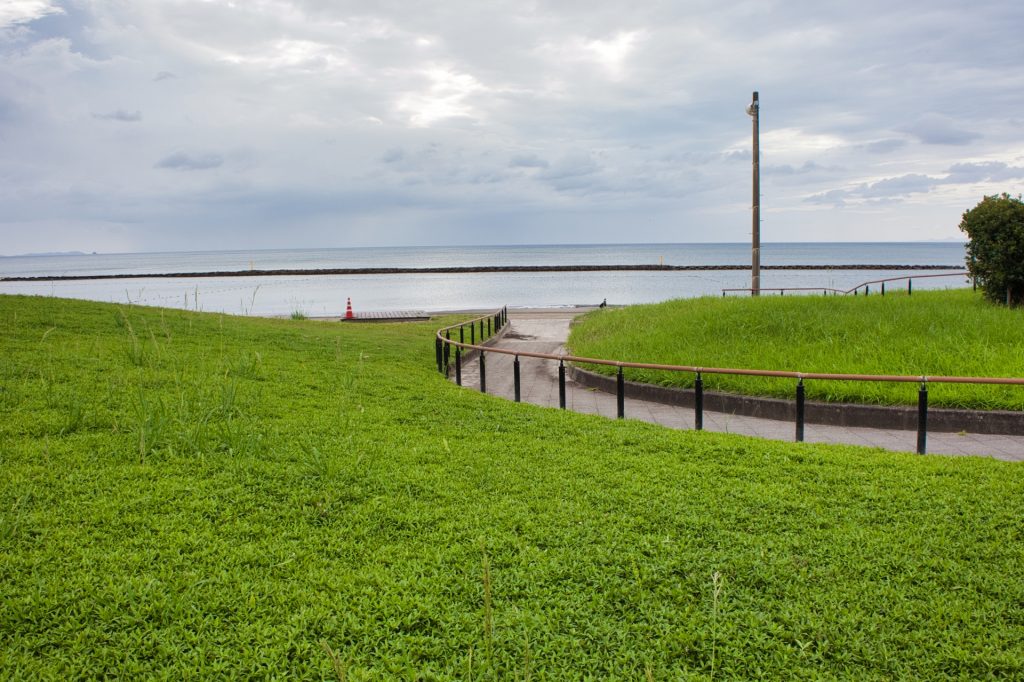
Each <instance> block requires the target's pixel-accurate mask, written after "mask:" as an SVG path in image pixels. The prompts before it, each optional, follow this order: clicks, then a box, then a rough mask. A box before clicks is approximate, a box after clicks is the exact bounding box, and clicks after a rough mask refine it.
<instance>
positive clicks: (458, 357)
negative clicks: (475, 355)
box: [455, 347, 462, 386]
mask: <svg viewBox="0 0 1024 682" xmlns="http://www.w3.org/2000/svg"><path fill="white" fill-rule="evenodd" d="M455 384H456V385H457V386H461V385H462V348H458V347H457V348H456V349H455Z"/></svg>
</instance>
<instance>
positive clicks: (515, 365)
mask: <svg viewBox="0 0 1024 682" xmlns="http://www.w3.org/2000/svg"><path fill="white" fill-rule="evenodd" d="M512 383H513V384H514V385H515V391H516V402H517V403H518V402H521V399H520V390H521V389H520V384H519V356H518V355H517V356H516V359H515V360H514V361H513V362H512Z"/></svg>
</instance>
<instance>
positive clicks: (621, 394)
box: [616, 365, 626, 419]
mask: <svg viewBox="0 0 1024 682" xmlns="http://www.w3.org/2000/svg"><path fill="white" fill-rule="evenodd" d="M616 379H617V381H616V383H617V388H618V391H616V393H617V395H616V398H618V404H619V405H618V407H619V419H625V418H626V378H625V377H624V376H623V375H622V365H619V375H618V377H616Z"/></svg>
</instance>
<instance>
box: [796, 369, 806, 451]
mask: <svg viewBox="0 0 1024 682" xmlns="http://www.w3.org/2000/svg"><path fill="white" fill-rule="evenodd" d="M796 442H797V443H803V442H804V380H803V379H800V380H799V381H797V383H796Z"/></svg>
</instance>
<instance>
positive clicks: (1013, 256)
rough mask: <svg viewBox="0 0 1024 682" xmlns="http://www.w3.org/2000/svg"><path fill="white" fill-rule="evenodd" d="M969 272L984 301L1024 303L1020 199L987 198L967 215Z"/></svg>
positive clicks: (964, 222)
mask: <svg viewBox="0 0 1024 682" xmlns="http://www.w3.org/2000/svg"><path fill="white" fill-rule="evenodd" d="M960 229H961V230H962V231H963V232H966V233H967V236H968V237H969V239H970V241H968V242H967V269H968V270H970V272H971V275H972V276H973V277H974V279H975V280H976V281H977V283H978V284H979V285H980V286H981V287H982V288H983V290H984V292H985V298H987V299H989V300H991V301H995V302H997V303H1001V302H1005V303H1006V304H1007V305H1020V304H1021V303H1022V302H1024V202H1022V201H1021V198H1020V196H1019V195H1018V196H1017V197H1016V198H1014V197H1011V196H1010V195H1009V194H1006V193H1005V192H1004V193H1003V194H1001V195H998V196H996V195H993V196H990V197H985V198H984V199H982V200H981V202H980V203H979V204H978V205H977V206H975V207H974V208H972V209H971V210H969V211H966V212H965V213H964V216H963V219H962V220H961V221H960Z"/></svg>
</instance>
